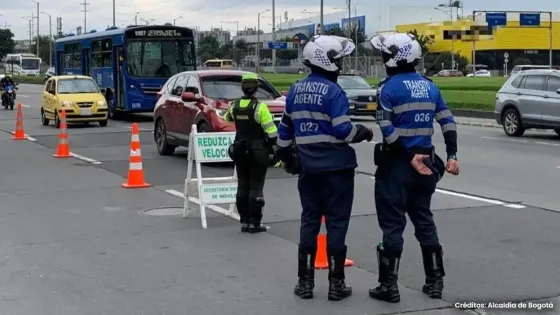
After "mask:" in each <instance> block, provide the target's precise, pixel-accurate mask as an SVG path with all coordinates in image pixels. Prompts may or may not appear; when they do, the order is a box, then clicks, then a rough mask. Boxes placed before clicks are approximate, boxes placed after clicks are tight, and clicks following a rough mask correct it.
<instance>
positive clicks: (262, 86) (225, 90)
mask: <svg viewBox="0 0 560 315" xmlns="http://www.w3.org/2000/svg"><path fill="white" fill-rule="evenodd" d="M201 87H202V93H203V94H204V95H205V96H206V97H209V98H212V99H219V100H228V101H230V100H235V99H238V98H241V97H242V96H243V91H242V90H241V76H240V75H219V76H218V75H213V76H205V77H202V80H201ZM255 96H256V97H257V98H258V99H260V100H273V99H276V98H278V97H280V96H281V94H280V93H279V92H278V91H277V90H276V89H275V88H274V87H273V86H272V85H271V84H270V83H268V82H267V81H265V80H263V79H259V89H258V91H257V94H256V95H255Z"/></svg>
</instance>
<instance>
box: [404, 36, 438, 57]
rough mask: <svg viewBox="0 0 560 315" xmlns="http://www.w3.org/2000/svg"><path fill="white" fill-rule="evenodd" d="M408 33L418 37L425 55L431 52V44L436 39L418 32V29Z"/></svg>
mask: <svg viewBox="0 0 560 315" xmlns="http://www.w3.org/2000/svg"><path fill="white" fill-rule="evenodd" d="M408 34H412V35H414V36H415V37H416V40H417V41H418V43H419V44H420V47H422V55H423V56H425V55H426V54H427V53H428V52H429V48H430V45H432V44H433V43H434V39H433V38H432V37H430V36H425V35H422V34H418V31H417V30H416V29H414V30H411V31H408Z"/></svg>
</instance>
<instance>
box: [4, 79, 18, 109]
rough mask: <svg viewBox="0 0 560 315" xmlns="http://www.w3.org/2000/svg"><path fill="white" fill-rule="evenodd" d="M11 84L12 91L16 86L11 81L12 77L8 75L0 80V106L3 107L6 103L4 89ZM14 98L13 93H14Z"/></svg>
mask: <svg viewBox="0 0 560 315" xmlns="http://www.w3.org/2000/svg"><path fill="white" fill-rule="evenodd" d="M9 84H11V85H12V86H13V87H14V89H17V88H16V84H15V82H14V80H13V79H12V77H11V76H10V75H9V74H6V75H5V76H4V77H3V78H2V79H0V90H2V105H4V104H5V103H6V96H7V95H6V87H7V86H8V85H9ZM14 97H15V92H14Z"/></svg>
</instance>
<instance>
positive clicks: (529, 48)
mask: <svg viewBox="0 0 560 315" xmlns="http://www.w3.org/2000/svg"><path fill="white" fill-rule="evenodd" d="M519 20H520V15H519V13H508V14H507V25H506V26H498V27H490V28H488V27H487V23H486V15H485V14H484V13H480V14H477V15H476V18H474V19H473V17H472V16H470V17H469V19H465V20H460V21H455V22H453V23H452V22H436V23H433V22H427V23H417V24H402V25H398V26H397V27H396V30H398V31H401V32H405V31H409V30H413V29H416V30H417V31H418V34H422V35H425V36H431V37H432V38H433V39H434V42H433V44H432V45H431V46H430V48H429V50H430V52H433V53H439V52H451V51H453V52H455V53H456V54H459V55H461V56H464V57H466V58H467V59H468V60H469V62H471V63H472V60H473V58H472V57H473V51H474V52H475V63H476V64H485V65H487V66H488V67H489V68H490V69H494V70H498V69H499V70H501V69H504V65H505V58H504V55H505V53H507V54H506V55H508V68H509V69H511V68H512V63H513V62H514V61H515V60H516V59H517V58H526V59H528V60H530V61H531V63H532V64H541V65H548V64H549V58H550V50H551V48H552V64H553V65H560V38H559V36H560V13H556V12H555V13H552V23H551V22H550V20H551V17H550V15H549V14H548V13H542V14H540V26H539V27H536V26H520V22H519ZM551 25H552V27H550V26H551ZM475 30H478V34H479V36H473V34H474V35H476V32H475ZM551 32H552V34H551ZM551 39H552V40H551Z"/></svg>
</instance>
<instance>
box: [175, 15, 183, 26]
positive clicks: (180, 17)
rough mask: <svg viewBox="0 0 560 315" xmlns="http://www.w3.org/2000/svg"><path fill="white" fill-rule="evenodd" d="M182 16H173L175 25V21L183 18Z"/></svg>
mask: <svg viewBox="0 0 560 315" xmlns="http://www.w3.org/2000/svg"><path fill="white" fill-rule="evenodd" d="M182 18H183V16H182V15H181V16H178V17H176V18H173V26H175V21H177V20H179V19H182Z"/></svg>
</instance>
